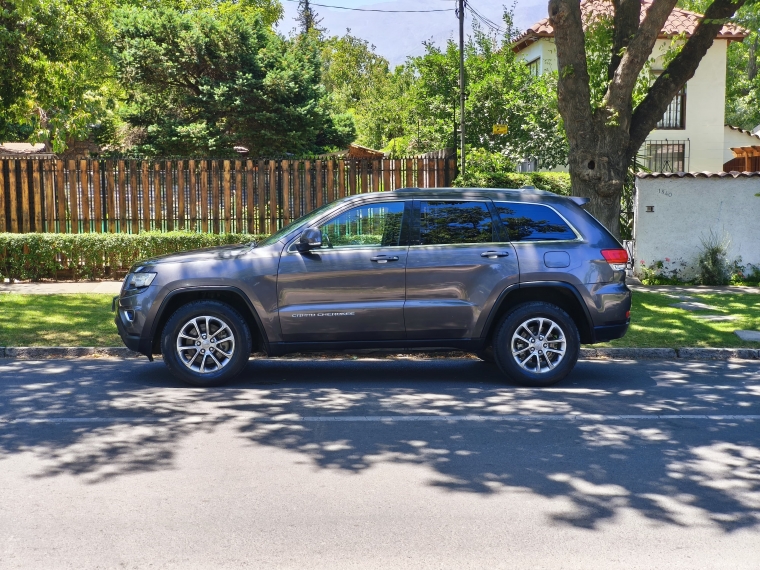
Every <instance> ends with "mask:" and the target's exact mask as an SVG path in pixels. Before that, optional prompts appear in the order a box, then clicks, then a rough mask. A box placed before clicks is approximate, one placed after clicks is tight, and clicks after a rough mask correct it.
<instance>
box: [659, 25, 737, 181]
mask: <svg viewBox="0 0 760 570" xmlns="http://www.w3.org/2000/svg"><path fill="white" fill-rule="evenodd" d="M727 45H728V42H727V41H726V40H715V41H714V42H713V45H712V47H711V48H710V49H709V50H707V53H706V54H705V57H704V58H703V59H702V61H701V62H699V67H697V71H696V72H695V73H694V77H692V78H691V79H690V80H689V82H688V83H687V84H686V121H685V123H686V128H685V129H655V130H653V131H652V132H651V133H649V136H648V137H647V139H648V140H662V139H670V140H673V139H675V140H683V139H689V141H690V146H691V152H690V158H689V170H690V171H691V172H720V171H722V170H723V163H724V162H725V160H724V159H723V156H724V150H725V149H726V148H727V146H726V145H725V143H724V140H723V139H724V119H725V93H726V48H727ZM669 46H670V41H669V40H657V44H656V45H655V48H654V49H653V50H652V54H653V55H656V57H655V58H654V60H653V62H652V69H653V70H658V69H660V70H661V69H662V68H663V67H664V66H663V63H662V58H663V55H664V54H665V53H666V52H667V49H668V47H669Z"/></svg>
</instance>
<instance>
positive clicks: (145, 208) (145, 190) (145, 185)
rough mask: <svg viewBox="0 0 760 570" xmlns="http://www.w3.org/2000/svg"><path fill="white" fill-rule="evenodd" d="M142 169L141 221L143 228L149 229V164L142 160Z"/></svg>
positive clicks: (147, 230)
mask: <svg viewBox="0 0 760 570" xmlns="http://www.w3.org/2000/svg"><path fill="white" fill-rule="evenodd" d="M140 168H141V170H142V202H143V203H142V222H143V230H145V231H146V232H149V231H150V218H151V216H150V173H149V170H148V169H149V168H150V165H149V164H148V162H147V161H145V160H143V161H142V164H140Z"/></svg>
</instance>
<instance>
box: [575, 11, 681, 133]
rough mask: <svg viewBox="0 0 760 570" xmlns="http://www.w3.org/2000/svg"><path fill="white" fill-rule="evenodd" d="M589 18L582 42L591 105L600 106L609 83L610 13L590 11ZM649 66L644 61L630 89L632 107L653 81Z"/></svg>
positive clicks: (611, 37) (642, 96)
mask: <svg viewBox="0 0 760 570" xmlns="http://www.w3.org/2000/svg"><path fill="white" fill-rule="evenodd" d="M589 17H592V18H593V19H588V20H587V22H586V35H585V45H586V66H587V69H588V75H589V90H590V93H591V106H592V107H594V108H601V107H602V106H603V100H604V96H605V94H606V93H607V87H608V86H609V84H610V80H609V79H608V66H609V63H610V53H611V52H612V39H613V31H614V30H613V23H612V17H611V16H609V15H600V14H591V15H590V16H588V17H587V18H589ZM679 45H680V44H679ZM650 67H651V66H650V64H649V62H647V63H646V64H645V65H644V68H643V69H642V70H641V73H640V74H639V77H638V80H637V81H636V85H635V87H634V89H633V106H634V107H636V105H638V104H639V103H640V102H641V101H643V100H644V97H646V94H647V91H648V90H649V86H650V84H651V82H652V78H651V70H650ZM616 119H617V118H611V121H616ZM610 126H617V124H614V123H610Z"/></svg>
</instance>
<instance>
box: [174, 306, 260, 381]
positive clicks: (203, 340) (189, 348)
mask: <svg viewBox="0 0 760 570" xmlns="http://www.w3.org/2000/svg"><path fill="white" fill-rule="evenodd" d="M161 352H162V354H163V358H164V362H165V363H166V365H167V366H168V367H169V370H171V372H172V374H174V376H176V377H177V378H179V379H180V380H182V381H184V382H187V383H188V384H192V385H193V386H218V385H221V384H223V383H225V382H227V381H228V380H230V379H232V378H233V377H235V376H236V375H237V374H238V373H239V372H240V371H241V370H242V369H243V368H244V367H245V365H246V363H247V362H248V357H249V356H250V354H251V333H250V330H249V329H248V325H247V324H246V322H245V319H244V318H243V317H242V315H241V314H240V313H238V312H237V311H236V310H235V309H233V308H232V307H230V306H229V305H227V304H225V303H220V302H219V301H194V302H192V303H188V304H187V305H184V306H182V307H180V308H179V309H177V311H176V312H175V313H174V314H173V315H172V316H171V318H170V319H169V321H168V322H167V323H166V326H165V327H164V330H163V333H162V337H161Z"/></svg>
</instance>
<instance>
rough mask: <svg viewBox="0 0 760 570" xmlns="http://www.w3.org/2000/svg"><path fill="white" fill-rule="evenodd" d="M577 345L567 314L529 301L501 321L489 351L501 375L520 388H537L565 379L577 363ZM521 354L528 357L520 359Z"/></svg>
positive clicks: (572, 322)
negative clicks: (504, 375) (491, 351)
mask: <svg viewBox="0 0 760 570" xmlns="http://www.w3.org/2000/svg"><path fill="white" fill-rule="evenodd" d="M552 324H553V325H554V326H553V328H552V326H551V325H552ZM558 329H559V330H558ZM547 333H548V335H547ZM580 345H581V340H580V335H579V334H578V327H577V325H576V324H575V322H574V321H573V319H571V318H570V315H568V314H567V313H566V312H565V311H563V310H562V309H560V308H559V307H557V306H556V305H552V304H551V303H543V302H531V303H524V304H522V305H518V306H517V307H516V308H515V309H514V310H513V311H512V312H510V313H508V314H507V315H506V316H505V317H504V318H503V319H502V321H501V323H499V326H498V328H497V330H496V334H495V335H494V341H493V350H494V357H495V359H496V364H497V365H498V366H499V369H501V371H502V372H503V373H504V374H506V375H507V376H509V378H511V379H512V380H514V381H515V382H517V383H518V384H522V385H523V386H533V387H538V386H551V385H552V384H556V383H557V382H559V381H560V380H562V379H563V378H564V377H565V376H567V375H568V374H569V373H570V371H571V370H572V369H573V367H574V366H575V363H576V362H577V361H578V354H579V352H580ZM562 351H564V352H562ZM513 353H516V354H513ZM560 353H561V354H560ZM524 355H528V356H525V359H524V360H523V358H522V357H523V356H524ZM517 358H520V359H521V360H523V362H522V363H521V362H518V360H517Z"/></svg>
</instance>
